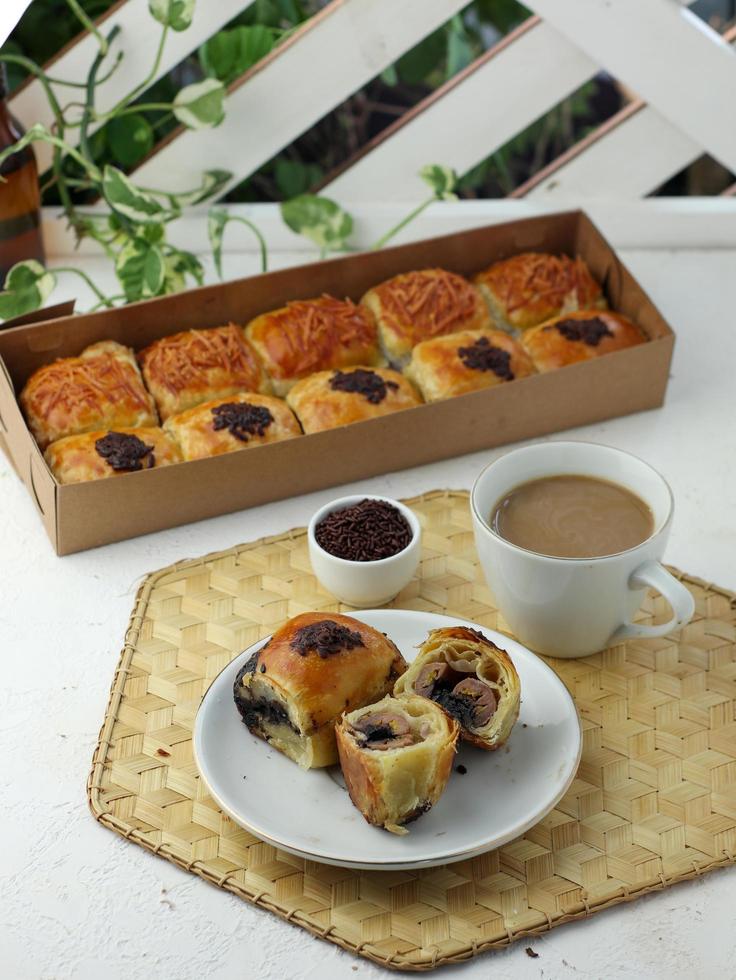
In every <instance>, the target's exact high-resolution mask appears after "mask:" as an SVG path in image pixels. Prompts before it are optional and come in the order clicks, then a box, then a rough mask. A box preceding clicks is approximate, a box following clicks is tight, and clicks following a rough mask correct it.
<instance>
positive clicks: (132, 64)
mask: <svg viewBox="0 0 736 980" xmlns="http://www.w3.org/2000/svg"><path fill="white" fill-rule="evenodd" d="M3 2H5V0H0V3H3ZM252 2H253V0H217V2H216V3H213V2H212V0H210V2H209V3H202V2H200V3H198V4H197V5H196V7H195V11H194V19H193V21H192V24H191V26H190V27H189V29H188V30H186V31H180V32H177V31H169V33H168V36H167V39H166V47H165V49H164V55H163V58H162V59H161V64H160V66H159V70H158V72H157V73H156V78H161V77H162V76H163V75H165V74H166V73H167V72H168V71H170V70H171V69H172V68H173V67H174V66H175V65H178V64H179V62H180V61H182V60H183V59H184V58H186V57H187V55H188V54H190V53H191V52H192V51H193V50H195V48H197V47H199V45H200V44H202V42H203V41H205V40H207V38H209V37H210V36H211V35H212V34H214V33H215V32H216V31H218V30H219V29H220V28H221V27H222V26H223V25H224V24H226V23H227V22H228V21H229V20H232V18H233V17H235V16H236V15H237V14H239V13H240V12H241V10H244V9H245V8H246V7H249V6H250V4H251V3H252ZM115 24H118V25H119V26H120V28H121V31H120V35H119V36H118V38H117V40H116V41H115V42H114V48H113V49H112V52H111V54H109V55H108V57H107V60H106V61H105V67H109V66H111V65H112V64H113V59H114V57H115V53H116V52H117V51H118V50H122V51H123V53H124V57H123V60H122V62H121V63H120V65H119V66H118V68H117V71H116V72H115V74H114V75H113V76H112V78H110V80H109V81H107V82H104V83H103V84H102V85H100V86H99V87H98V89H97V109H98V110H99V111H101V112H106V111H107V110H108V109H111V108H112V106H113V105H115V103H116V102H117V101H119V99H121V98H122V97H123V96H124V95H125V94H126V93H127V92H130V91H132V90H133V89H134V88H135V87H136V85H138V84H139V83H140V82H142V81H143V79H144V78H145V77H146V76H147V74H148V72H149V71H150V69H151V67H152V65H153V62H154V58H155V55H156V49H157V47H158V43H159V39H160V36H161V29H160V25H159V24H157V23H156V21H154V20H153V18H152V17H151V15H150V14H149V12H148V0H127V2H126V3H123V4H122V5H121V6H120V7H119V8H117V9H116V10H114V11H113V12H112V14H110V16H108V17H106V18H105V19H104V22H103V23H102V25H101V30H102V32H103V34H107V33H108V32H109V31H110V30H111V28H112V27H113V26H114V25H115ZM96 54H97V41H96V39H95V38H94V37H93V36H92V35H91V34H84V35H82V36H80V38H79V40H78V41H77V42H76V43H75V44H73V45H72V46H71V47H70V48H69V49H68V50H67V51H65V52H63V53H62V55H61V56H60V57H59V58H57V59H56V60H55V61H54V62H53V64H52V66H51V67H50V68H49V74H50V75H51V76H52V77H54V78H62V79H64V80H66V81H73V82H83V81H84V80H85V78H86V76H87V72H88V70H89V67H90V65H91V64H92V61H93V59H94V57H95V55H96ZM102 74H105V69H104V68H103V71H102ZM53 89H54V93H55V95H56V97H57V99H58V100H59V103H60V104H61V105H62V106H64V105H65V104H66V103H68V102H72V101H76V100H78V99H79V98H80V90H79V89H73V88H68V87H66V86H63V85H55V86H53ZM10 109H11V112H12V113H13V115H15V116H17V117H18V119H20V120H21V121H22V122H23V124H24V125H25V126H26V127H28V126H30V125H32V124H33V123H36V122H41V123H44V125H46V126H48V127H49V128H51V126H52V125H53V122H54V117H53V115H52V113H51V110H50V109H49V106H48V102H47V100H46V97H45V95H44V92H43V89H42V88H41V85H40V83H39V82H38V81H34V82H31V83H29V84H28V85H26V86H25V87H24V88H23V89H21V90H20V91H19V92H18V93H17V94H16V95H14V96H13V98H12V99H11V100H10ZM94 128H95V127H93V129H94ZM67 137H68V139H69V141H70V142H71V143H76V140H77V137H78V130H75V129H70V130H69V131H68V133H67ZM35 150H36V157H37V159H38V164H39V169H40V170H41V171H43V170H45V169H46V168H47V167H48V166H49V165H50V163H51V156H52V151H51V149H50V148H49V147H47V146H45V145H43V144H39V143H37V144H36V146H35Z"/></svg>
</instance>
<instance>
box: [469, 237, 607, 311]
mask: <svg viewBox="0 0 736 980" xmlns="http://www.w3.org/2000/svg"><path fill="white" fill-rule="evenodd" d="M473 281H474V282H475V284H476V285H477V286H478V288H479V289H480V291H481V292H482V293H483V295H484V296H485V298H486V300H487V301H488V305H489V306H490V309H491V313H492V315H493V317H494V318H495V320H496V322H497V323H498V325H499V326H500V327H503V328H504V329H505V330H512V329H517V330H526V329H527V328H528V327H535V326H536V325H537V324H538V323H543V322H544V321H545V320H549V319H550V318H551V317H553V316H559V315H560V314H561V313H568V312H570V311H573V310H584V309H593V308H595V309H605V308H606V300H605V298H604V296H603V293H602V291H601V287H600V286H599V285H598V283H597V282H596V281H595V279H594V278H593V277H592V275H591V274H590V270H589V269H588V266H587V265H586V264H585V262H584V261H583V260H582V259H581V258H580V257H578V258H575V259H571V258H570V257H569V256H567V255H549V254H548V253H546V252H522V253H521V254H520V255H514V256H513V257H512V258H510V259H504V260H503V261H501V262H495V263H494V264H493V265H492V266H490V267H489V268H488V269H485V270H484V271H483V272H479V273H478V274H477V276H476V277H475V279H474V280H473Z"/></svg>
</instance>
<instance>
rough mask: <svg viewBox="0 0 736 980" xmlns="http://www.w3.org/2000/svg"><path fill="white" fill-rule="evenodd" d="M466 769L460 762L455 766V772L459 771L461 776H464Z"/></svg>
mask: <svg viewBox="0 0 736 980" xmlns="http://www.w3.org/2000/svg"><path fill="white" fill-rule="evenodd" d="M467 771H468V770H467V767H466V766H464V765H463V764H462V762H461V763H460V765H459V766H455V772H459V773H460V775H461V776H464V775H465V773H466V772H467Z"/></svg>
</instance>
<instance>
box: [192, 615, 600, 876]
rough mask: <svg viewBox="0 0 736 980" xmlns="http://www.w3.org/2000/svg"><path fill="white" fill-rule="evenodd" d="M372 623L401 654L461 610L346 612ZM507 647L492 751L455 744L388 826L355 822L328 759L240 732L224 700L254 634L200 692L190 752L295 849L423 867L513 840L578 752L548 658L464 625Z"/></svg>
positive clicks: (262, 827)
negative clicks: (407, 812) (293, 755)
mask: <svg viewBox="0 0 736 980" xmlns="http://www.w3.org/2000/svg"><path fill="white" fill-rule="evenodd" d="M351 615H352V616H355V618H356V619H359V620H361V621H362V622H364V623H368V624H369V625H370V626H373V627H375V628H376V629H378V630H382V631H383V632H385V633H388V635H389V636H390V637H391V639H392V640H393V641H394V642H395V643H396V644H397V645H398V647H399V649H400V650H401V652H402V654H403V655H404V657H405V658H406V659H407V660H413V659H414V657H415V656H416V653H417V651H416V647H417V646H418V645H419V644H420V643H422V642H423V640H424V639H425V638H426V636H427V633H428V631H429V630H430V629H436V628H438V627H441V626H450V625H453V624H457V623H459V622H466V621H464V620H461V619H451V618H450V617H448V616H438V615H436V614H435V613H425V612H415V611H414V610H404V609H371V610H365V611H363V612H354V613H351ZM476 629H479V630H481V631H482V632H483V633H485V635H486V636H488V637H490V639H492V640H493V641H494V642H495V643H497V644H498V646H500V647H502V648H503V649H504V650H506V651H507V652H508V654H509V655H510V657H511V659H512V660H513V662H514V665H515V667H516V669H517V671H518V673H519V677H520V679H521V702H522V703H521V713H520V715H519V720H518V722H517V723H516V725H515V727H514V730H513V732H512V733H511V737H510V739H509V741H508V742H507V743H506V746H504V748H502V749H499V750H498V751H496V752H483V751H481V750H480V749H474V748H472V747H470V746H467V745H464V744H462V745H461V747H460V749H459V751H458V753H457V756H456V761H455V766H458V765H463V766H465V768H466V769H467V773H466V774H464V775H461V774H459V773H458V772H457V771H454V772H453V773H452V775H451V777H450V781H449V783H448V785H447V789H446V790H445V793H444V795H443V796H442V798H441V799H440V800H439V801H438V802H437V803H436V804H435V806H434V807H433V808H432V810H431V811H430V812H429V813H427V814H425V815H424V816H423V817H421V818H420V819H419V820H417V821H416V822H415V823H412V824H411V826H410V827H409V833H408V834H406V835H404V836H395V835H394V834H390V833H387V832H386V831H385V830H380V829H378V828H377V827H372V826H371V825H370V824H368V823H366V821H365V820H364V818H363V816H362V814H361V813H360V812H359V811H358V810H357V809H356V808H355V807H354V806H353V804H352V803H351V802H350V797H349V796H348V793H347V790H346V789H345V784H344V782H343V779H342V774H341V772H340V769H339V767H337V766H336V767H333V768H330V769H312V770H311V771H307V772H305V771H303V770H301V769H300V768H299V767H298V766H297V765H296V764H295V763H293V762H291V761H290V760H289V759H287V758H286V757H285V756H283V755H281V753H280V752H277V751H276V750H275V749H272V748H271V747H270V746H269V745H268V744H267V743H266V742H263V741H261V740H260V739H258V738H255V737H254V736H253V735H251V734H250V733H249V732H248V730H247V728H246V727H245V725H244V724H243V722H242V721H241V720H240V715H239V714H238V711H237V709H236V707H235V704H234V702H233V694H232V691H233V683H234V681H235V677H236V675H237V673H238V671H239V670H240V668H241V667H242V665H243V664H244V663H245V661H246V660H247V659H248V658H249V657H250V656H251V654H252V653H253V652H254V651H255V650H257V649H258V648H259V647H261V646H262V645H263V643H265V640H261V641H259V642H258V643H256V644H254V645H253V646H252V647H250V648H249V649H248V650H245V651H244V652H243V653H241V655H240V656H239V657H236V658H235V660H233V662H232V663H231V664H230V665H229V666H228V667H226V668H225V669H224V670H223V671H222V673H220V674H219V676H218V677H216V678H215V680H214V682H213V683H212V685H211V687H210V689H209V690H208V692H207V694H206V695H205V697H204V699H203V701H202V704H201V706H200V709H199V713H198V714H197V719H196V722H195V726H194V757H195V760H196V763H197V766H198V768H199V772H200V774H201V776H202V779H203V780H204V782H205V784H206V785H207V788H208V789H209V791H210V793H211V795H212V797H213V798H214V800H215V801H216V802H217V803H218V805H219V806H220V807H221V808H222V809H223V810H224V811H225V813H227V814H228V815H229V816H230V817H232V819H233V820H235V821H236V822H237V823H238V824H240V825H241V826H242V827H245V828H246V829H247V830H250V831H251V832H252V833H254V834H256V835H257V836H258V837H261V838H262V839H263V840H266V841H268V842H269V843H271V844H273V845H275V846H276V847H279V848H281V849H282V850H284V851H289V852H290V853H292V854H298V855H300V856H301V857H307V858H310V859H313V860H316V861H323V862H325V863H327V864H337V865H341V866H343V867H349V868H372V869H381V870H386V869H402V868H424V867H431V866H432V865H437V864H445V863H449V862H452V861H460V860H462V859H464V858H468V857H472V856H473V855H475V854H480V853H482V852H483V851H487V850H490V849H491V848H494V847H498V846H500V845H501V844H504V843H506V842H507V841H510V840H513V839H514V838H515V837H518V836H519V835H520V834H523V833H524V831H526V830H528V829H529V827H531V826H533V825H534V824H535V823H536V822H537V821H538V820H540V819H541V818H542V817H543V816H544V815H545V814H546V813H548V812H549V811H550V810H551V809H552V808H553V807H554V805H555V804H556V803H557V802H558V801H559V800H560V799H561V797H562V796H563V795H564V794H565V792H566V791H567V789H568V787H569V785H570V783H571V782H572V780H573V777H574V775H575V772H576V771H577V768H578V763H579V761H580V751H581V736H580V724H579V722H578V716H577V711H576V709H575V705H574V703H573V700H572V698H571V697H570V695H569V693H568V692H567V689H566V688H565V686H564V685H563V683H562V682H561V681H560V679H559V678H558V677H557V675H556V674H555V673H554V672H553V671H552V670H550V668H549V667H548V666H547V665H546V664H545V663H544V661H542V660H540V658H539V657H537V656H536V655H535V654H533V653H531V652H530V651H529V650H527V649H526V648H525V647H523V646H521V644H520V643H517V642H515V641H514V640H512V639H510V638H509V637H507V636H505V635H504V634H502V633H496V632H494V631H493V630H489V629H487V628H486V627H485V626H476Z"/></svg>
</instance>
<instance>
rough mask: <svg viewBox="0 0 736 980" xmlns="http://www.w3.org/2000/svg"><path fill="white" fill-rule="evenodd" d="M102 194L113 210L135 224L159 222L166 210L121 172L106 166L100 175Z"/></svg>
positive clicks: (108, 165)
mask: <svg viewBox="0 0 736 980" xmlns="http://www.w3.org/2000/svg"><path fill="white" fill-rule="evenodd" d="M102 192H103V194H104V195H105V200H106V201H107V203H108V204H109V205H110V207H111V208H113V210H115V211H117V212H118V214H122V215H123V216H124V217H126V218H129V219H130V220H131V221H134V222H135V223H136V224H146V223H148V222H150V221H155V222H158V221H161V220H163V219H164V218H165V216H166V208H165V207H164V206H163V204H161V202H160V201H157V200H156V198H155V197H154V196H153V195H152V194H149V193H147V192H146V191H142V190H141V189H140V188H138V187H136V186H135V184H134V183H133V181H132V180H130V178H129V177H127V176H126V175H125V174H124V173H123V172H122V170H118V168H117V167H113V166H111V165H110V164H107V165H106V167H105V170H104V172H103V175H102Z"/></svg>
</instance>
